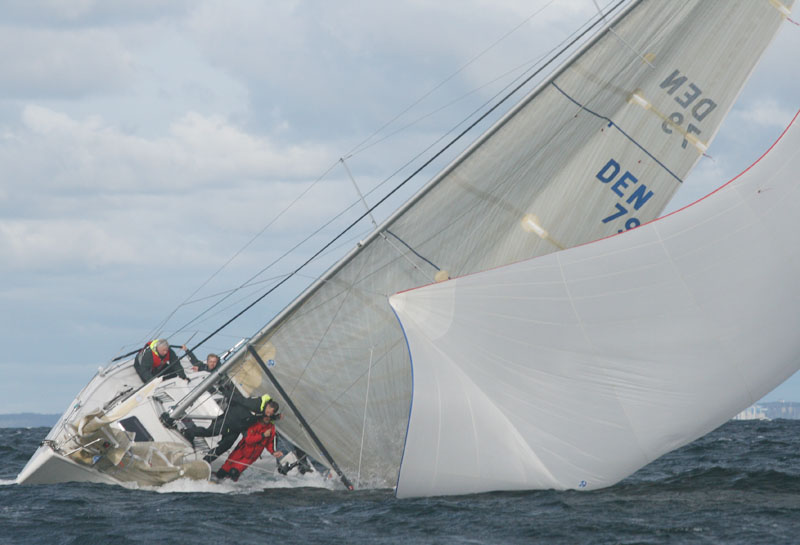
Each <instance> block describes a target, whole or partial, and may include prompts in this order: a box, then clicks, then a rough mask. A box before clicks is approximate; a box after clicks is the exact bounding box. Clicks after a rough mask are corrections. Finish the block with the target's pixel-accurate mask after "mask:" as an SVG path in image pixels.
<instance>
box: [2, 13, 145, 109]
mask: <svg viewBox="0 0 800 545" xmlns="http://www.w3.org/2000/svg"><path fill="white" fill-rule="evenodd" d="M0 73H2V74H3V86H2V87H0V98H6V99H8V98H26V99H30V98H34V97H36V98H42V97H45V98H76V97H80V96H86V95H98V94H102V93H108V92H112V91H113V92H119V91H121V90H122V89H124V88H125V86H126V85H128V84H130V83H131V81H132V80H133V78H134V62H133V58H132V56H131V54H130V53H129V52H128V51H127V49H126V48H125V46H124V45H123V44H122V43H121V42H120V40H119V39H118V38H117V37H115V36H114V35H113V34H110V33H107V32H102V31H95V30H85V31H82V32H76V31H68V32H55V31H52V30H47V29H44V30H41V29H19V28H14V27H9V26H3V27H0Z"/></svg>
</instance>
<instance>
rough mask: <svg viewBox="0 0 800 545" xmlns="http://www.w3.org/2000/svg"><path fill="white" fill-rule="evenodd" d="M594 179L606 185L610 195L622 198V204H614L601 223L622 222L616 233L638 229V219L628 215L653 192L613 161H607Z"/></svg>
mask: <svg viewBox="0 0 800 545" xmlns="http://www.w3.org/2000/svg"><path fill="white" fill-rule="evenodd" d="M596 177H597V179H598V180H600V182H602V183H603V184H606V185H607V187H608V188H609V190H611V192H612V193H614V194H615V195H617V196H618V197H621V198H622V202H617V203H615V205H614V206H615V208H614V210H612V211H610V212H609V214H608V215H607V216H606V217H604V218H603V220H602V222H603V223H610V222H612V221H615V220H619V221H621V222H623V223H622V225H624V228H622V229H619V230H618V231H617V232H618V233H621V232H622V231H627V230H628V229H633V228H634V227H639V225H640V224H641V222H640V221H639V218H636V217H634V216H632V215H630V214H631V213H633V212H635V211H637V210H639V209H640V208H641V207H642V206H644V204H645V203H646V202H647V201H649V200H650V199H651V198H652V197H653V192H652V191H651V190H649V189H648V188H647V186H646V185H645V184H640V183H639V179H638V178H637V177H636V176H634V175H633V174H631V172H630V171H629V170H626V171H624V172H622V167H621V166H620V164H619V162H617V161H615V160H614V159H609V160H608V162H607V163H606V164H605V166H604V167H603V168H601V169H600V170H599V171H598V173H597V175H596Z"/></svg>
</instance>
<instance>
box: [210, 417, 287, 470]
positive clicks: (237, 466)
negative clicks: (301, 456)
mask: <svg viewBox="0 0 800 545" xmlns="http://www.w3.org/2000/svg"><path fill="white" fill-rule="evenodd" d="M277 413H278V403H277V402H275V401H268V402H267V404H266V406H265V407H264V415H263V416H262V417H261V418H259V419H258V421H257V422H256V423H255V424H253V425H252V426H250V427H249V428H247V432H246V433H245V435H244V437H242V439H241V440H240V441H239V444H238V445H236V448H235V449H233V452H231V454H230V456H228V459H227V460H225V463H224V464H223V465H222V467H221V468H220V469H219V471H217V478H218V479H224V478H226V477H230V478H231V479H232V480H234V481H238V480H239V476H240V475H241V474H242V472H243V471H244V470H245V469H247V468H248V467H249V466H250V465H251V464H253V462H255V461H256V460H258V458H259V457H260V456H261V453H262V452H264V448H266V449H267V450H268V451H269V452H270V453H271V454H272V455H273V456H275V457H276V458H280V457H281V456H283V452H281V451H276V450H275V425H274V424H273V423H272V419H273V417H274V415H276V414H277Z"/></svg>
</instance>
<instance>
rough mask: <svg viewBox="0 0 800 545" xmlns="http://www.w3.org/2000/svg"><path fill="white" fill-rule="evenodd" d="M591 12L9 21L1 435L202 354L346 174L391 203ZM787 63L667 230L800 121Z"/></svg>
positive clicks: (573, 1)
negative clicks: (114, 371)
mask: <svg viewBox="0 0 800 545" xmlns="http://www.w3.org/2000/svg"><path fill="white" fill-rule="evenodd" d="M600 3H601V4H605V3H606V1H605V0H604V1H602V2H600ZM594 12H595V7H594V3H593V1H592V0H562V1H549V0H534V1H530V0H525V1H523V0H492V1H491V2H489V1H488V0H443V1H439V2H436V3H433V2H421V1H419V0H414V1H407V2H394V1H393V2H390V1H388V0H387V1H383V0H381V1H376V2H360V1H354V0H337V2H328V1H324V0H317V1H314V0H307V1H302V0H295V1H286V2H261V1H257V0H226V1H224V2H223V1H218V0H191V1H190V0H185V1H180V0H174V1H171V2H161V1H155V0H138V1H133V0H131V1H123V0H120V1H114V0H108V1H102V0H63V1H62V0H16V1H15V0H5V1H3V2H2V4H0V14H1V15H2V16H0V52H2V54H0V74H2V84H0V280H2V282H0V304H2V318H0V320H2V322H0V325H1V326H2V327H0V339H1V340H2V344H3V346H4V348H3V350H2V352H0V353H1V354H2V355H0V372H2V375H3V377H4V380H3V381H2V383H0V413H8V412H22V411H32V412H57V413H60V412H62V411H63V410H64V409H65V408H66V406H67V405H68V404H69V402H70V401H71V400H72V398H73V396H74V395H75V394H76V393H77V392H78V391H79V390H80V388H81V387H82V386H83V385H84V384H85V383H86V382H87V381H88V380H89V379H90V378H91V376H92V375H93V373H94V372H95V371H96V369H97V367H98V366H99V365H103V364H106V363H107V362H108V361H109V360H110V359H111V358H113V357H115V356H117V355H119V354H122V353H125V352H127V351H129V350H132V349H133V348H135V347H137V346H141V344H142V343H143V342H144V341H145V340H146V339H147V338H148V336H149V335H151V334H152V333H153V332H154V331H156V330H162V331H166V332H171V331H175V330H178V329H180V330H181V332H180V333H179V334H176V335H175V336H173V337H172V338H171V340H172V342H173V343H177V344H180V343H183V342H188V343H189V344H190V345H191V344H194V343H195V342H197V341H198V340H199V339H200V338H202V337H204V336H205V334H207V333H209V332H210V331H212V330H213V329H214V328H215V327H216V326H217V325H219V324H220V323H221V322H223V321H225V320H226V319H227V318H228V317H229V316H231V315H232V314H233V313H234V312H236V310H238V309H239V308H241V307H242V306H243V305H245V304H247V303H249V302H250V301H252V300H253V299H254V298H255V297H256V296H257V295H258V294H260V293H263V291H264V290H265V289H267V288H268V287H269V286H270V285H273V284H274V283H275V282H276V281H277V280H279V279H280V278H282V276H281V275H283V274H285V273H286V272H287V271H289V270H291V269H292V268H293V267H294V266H296V265H297V264H298V263H300V262H301V261H302V260H303V259H304V258H305V257H306V256H308V255H310V253H311V252H312V249H315V248H317V247H319V246H320V244H321V242H322V241H323V240H324V239H325V238H326V237H327V236H328V235H329V234H330V233H331V232H334V231H337V230H338V229H339V228H341V226H342V225H344V224H346V223H347V221H348V218H351V217H352V213H353V212H354V211H357V208H350V210H349V213H345V215H344V216H342V217H340V218H339V219H337V220H335V221H334V222H333V223H332V224H331V225H330V226H328V227H327V228H325V229H323V231H322V232H321V233H319V234H317V235H312V236H311V238H310V239H309V240H308V241H307V242H306V243H304V244H302V245H301V246H300V247H299V248H298V249H297V250H296V251H294V252H292V253H291V256H290V257H288V258H286V259H283V260H281V261H280V262H278V263H277V265H274V266H271V267H268V265H270V264H271V263H272V262H273V261H275V260H277V259H278V258H280V257H281V256H282V255H283V254H284V253H287V252H289V251H290V250H291V249H292V248H293V247H294V246H295V245H296V244H299V243H301V242H302V241H303V240H305V239H306V238H307V237H308V236H309V235H311V234H312V233H313V232H314V231H315V230H316V229H318V228H319V227H320V226H322V225H323V224H325V222H326V221H327V220H328V219H330V218H331V217H333V216H334V215H336V214H338V213H339V212H340V211H342V210H343V209H346V208H347V207H349V206H351V205H353V204H354V203H355V202H356V200H357V195H356V194H355V190H354V188H353V186H352V184H351V182H350V181H349V178H348V177H347V173H346V171H345V169H344V168H343V166H342V164H341V163H339V159H340V158H341V157H345V158H346V162H347V166H348V167H349V168H350V169H351V171H352V172H353V174H354V176H355V178H356V179H357V180H358V183H359V186H360V187H361V189H362V191H364V192H365V193H369V192H370V191H371V190H373V189H376V188H378V190H379V189H380V187H385V186H380V184H381V183H382V182H383V181H384V180H386V179H389V178H390V175H392V174H393V173H398V174H396V175H395V177H394V178H391V180H390V181H399V178H398V177H397V176H400V175H402V174H403V173H405V172H407V171H408V168H409V167H407V166H405V165H406V161H407V160H409V159H410V158H412V157H414V156H415V155H416V154H418V153H421V152H423V151H424V150H425V148H426V147H427V146H429V145H431V144H433V143H434V142H435V141H436V140H437V138H439V137H441V135H442V134H444V133H445V132H446V131H448V130H450V129H451V128H452V127H453V126H455V124H456V123H457V122H458V121H460V120H461V119H463V118H464V117H465V116H466V115H467V114H468V113H469V112H471V111H472V110H473V109H474V108H475V107H476V106H478V105H479V104H480V103H482V102H483V101H485V100H487V98H489V97H490V96H491V95H492V94H493V93H495V92H497V91H498V90H499V89H500V87H501V86H503V85H505V84H507V83H508V82H509V81H510V78H512V77H514V76H515V75H518V74H519V70H518V68H519V67H520V66H526V63H530V61H531V60H532V59H536V58H538V57H540V56H541V55H543V54H545V53H546V52H547V51H548V50H549V48H550V47H552V45H553V43H554V42H558V41H560V40H562V39H563V38H564V37H565V36H566V35H567V34H568V33H569V32H571V31H572V30H573V29H574V28H575V27H576V26H578V24H580V23H582V22H583V21H584V20H586V19H587V18H589V17H590V16H591V15H592V14H593V13H594ZM532 15H534V17H532V18H531V16H532ZM514 29H516V30H514ZM512 30H514V32H511V33H510V34H508V33H509V32H510V31H512ZM506 34H508V36H507V37H506V38H505V39H503V40H501V41H499V43H496V42H498V40H499V39H500V38H501V37H503V36H504V35H506ZM493 44H494V45H493ZM490 46H492V47H491V48H490ZM487 48H489V49H488V50H487ZM797 51H800V27H798V26H795V25H793V24H790V23H786V24H785V25H784V28H783V29H782V30H781V32H780V34H779V35H778V37H777V39H776V41H775V42H774V43H773V45H772V46H771V48H770V49H769V50H768V52H767V54H766V56H765V58H764V59H763V61H762V63H761V64H760V65H759V67H758V68H757V70H756V72H755V73H754V75H753V78H752V80H751V82H750V83H749V84H748V86H747V87H746V89H745V91H744V92H743V94H742V96H741V99H740V100H739V102H738V104H737V105H736V107H735V108H734V110H733V111H732V112H731V114H730V116H729V118H728V120H727V121H726V123H725V125H724V126H723V128H722V130H721V131H720V133H719V135H718V137H717V139H716V141H715V142H714V144H713V145H712V147H711V148H710V149H709V154H710V155H711V158H709V159H704V160H703V161H702V162H701V163H700V164H699V165H698V167H697V168H696V170H695V172H694V173H693V174H692V176H691V177H690V178H689V179H688V180H687V183H686V184H684V188H683V189H682V190H681V193H679V195H678V196H677V198H676V200H675V202H674V203H673V205H672V206H671V208H675V207H677V206H679V205H682V204H686V203H688V202H691V201H693V200H694V199H696V198H698V197H700V196H702V195H703V194H705V193H706V192H708V191H710V190H711V189H713V188H715V187H716V186H718V185H720V184H721V183H722V182H724V181H726V180H727V179H729V178H730V177H732V176H733V175H735V174H737V173H738V172H739V171H741V170H742V169H743V168H744V167H746V166H747V165H748V164H749V163H750V162H752V161H753V160H754V159H756V158H757V157H758V156H759V155H760V153H761V152H762V151H763V150H765V149H766V148H767V147H768V146H769V144H770V143H771V142H772V141H773V140H774V139H775V137H777V135H778V134H779V133H780V131H781V130H782V129H783V127H785V125H786V124H787V123H788V121H789V120H790V119H791V117H792V116H793V114H794V112H795V111H796V109H797V108H798V107H800V101H798V98H797V97H800V66H798V64H797V61H796V58H795V56H796V52H797ZM408 107H411V109H410V110H408V111H406V109H407V108H408ZM397 116H399V117H397ZM395 118H397V119H395ZM390 121H391V122H392V123H391V124H390V125H389V126H388V127H386V128H383V129H382V130H381V131H380V132H378V133H377V134H375V131H376V130H378V129H381V128H382V127H384V125H385V124H386V123H387V122H390ZM399 129H403V130H402V131H400V132H397V131H398V130H399ZM395 133H396V134H395ZM421 182H424V179H422V180H420V183H421ZM379 186H380V187H379ZM411 189H413V188H409V190H411ZM370 196H371V195H369V194H368V198H369V197H370ZM301 197H302V198H301ZM284 210H286V212H285V213H284V212H283V211H284ZM348 214H349V215H348ZM365 229H366V227H365ZM363 234H364V230H362V231H358V232H354V233H353V235H352V236H351V237H349V238H346V239H344V240H343V241H342V244H341V245H339V246H337V247H336V248H334V249H332V251H331V252H330V253H328V254H326V256H325V259H324V260H322V261H320V262H319V263H317V264H316V266H315V268H312V269H311V270H310V271H309V274H310V275H312V276H313V273H314V272H315V271H319V270H321V269H322V268H323V267H324V266H325V264H326V263H329V262H330V260H331V259H333V258H334V257H335V256H336V255H337V252H338V253H341V252H343V251H344V250H346V249H348V248H349V247H350V246H352V245H353V244H354V243H355V241H356V240H357V239H358V237H359V236H363ZM226 264H227V265H226ZM223 265H226V266H225V267H224V268H222V267H223ZM221 268H222V269H221ZM220 269H221V271H220ZM218 271H219V272H218ZM308 281H309V277H308V276H306V277H303V278H301V279H299V280H298V281H296V282H295V283H293V284H290V285H288V286H286V289H284V291H283V292H280V293H278V294H276V296H275V297H272V298H267V299H266V300H264V302H262V303H260V304H259V306H257V307H256V308H255V309H254V311H255V312H254V313H253V314H254V316H252V317H248V318H247V319H244V320H242V321H240V322H235V323H234V324H232V325H231V326H230V327H228V328H226V329H225V330H224V331H223V333H222V334H221V335H219V336H217V337H215V338H214V339H213V340H212V341H211V342H209V343H208V344H207V345H205V346H204V347H203V348H202V349H201V350H200V352H201V355H202V354H204V353H205V352H206V351H208V350H216V351H222V350H224V349H225V348H226V347H227V346H230V345H231V344H233V343H235V342H236V341H237V340H238V339H240V338H242V337H245V336H249V335H250V334H252V333H253V332H254V331H255V329H257V328H258V327H259V326H261V325H263V323H265V322H266V321H267V319H268V318H269V317H270V316H271V315H272V314H274V312H275V311H276V310H278V309H279V308H281V307H282V306H283V305H284V304H285V303H286V301H287V300H288V299H289V297H290V293H291V292H292V291H293V290H297V289H299V288H300V285H301V284H304V283H306V282H308ZM242 284H246V285H247V287H245V288H244V289H242V290H240V291H238V292H236V293H234V294H232V295H229V296H227V297H226V298H225V299H224V300H222V301H221V302H218V303H217V305H216V306H215V307H213V308H211V309H209V310H207V311H206V313H205V314H203V315H202V316H201V317H200V318H199V319H196V320H193V318H194V317H196V316H197V315H198V314H199V313H200V312H202V311H204V310H206V309H207V307H208V306H209V305H210V304H212V303H214V302H215V301H220V299H219V297H220V296H219V294H225V293H226V290H230V289H231V288H234V287H237V286H240V285H242ZM215 297H216V298H215ZM167 318H169V319H167ZM165 320H166V323H165V325H162V324H164V321H165ZM779 398H785V399H794V400H800V378H799V377H797V376H795V377H794V378H793V379H791V380H790V381H789V382H788V383H786V384H785V385H783V386H782V387H780V388H779V389H778V390H776V391H775V392H773V393H772V394H770V395H769V396H768V397H767V399H779Z"/></svg>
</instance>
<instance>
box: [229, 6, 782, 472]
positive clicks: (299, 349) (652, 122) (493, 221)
mask: <svg viewBox="0 0 800 545" xmlns="http://www.w3.org/2000/svg"><path fill="white" fill-rule="evenodd" d="M791 4H792V0H785V1H780V0H759V1H750V0H736V1H734V0H731V1H725V2H708V1H700V0H682V1H671V2H660V1H646V0H641V1H635V2H632V3H630V4H628V5H625V6H624V7H622V8H621V9H620V11H619V12H618V13H617V14H615V15H614V17H613V19H612V18H609V23H608V25H607V26H606V27H605V28H604V29H603V30H602V31H600V32H598V33H597V34H596V35H594V36H593V37H592V38H591V39H590V40H588V41H587V42H586V43H585V44H584V45H583V46H582V47H581V49H580V50H578V51H577V52H575V53H574V54H573V55H572V56H571V57H570V58H569V59H567V60H566V61H565V62H564V64H563V65H562V66H561V67H560V68H559V69H557V70H556V71H554V73H553V74H551V75H550V76H549V77H548V78H547V79H546V80H545V81H544V82H543V83H541V84H539V85H538V86H537V87H536V88H535V89H533V90H531V91H530V92H529V93H528V94H527V95H526V96H525V97H524V98H523V99H522V100H521V101H520V102H519V104H518V105H517V106H516V107H514V108H513V109H512V110H511V111H509V113H508V114H506V115H505V116H504V117H503V118H502V119H501V120H500V121H498V122H497V123H496V124H495V125H494V126H493V127H492V128H491V129H490V130H489V131H488V132H487V133H485V134H484V135H483V136H481V137H480V138H479V139H478V140H477V141H476V142H475V143H474V144H473V145H471V146H470V147H469V148H468V149H467V150H466V151H465V152H464V153H463V154H462V155H461V156H459V157H458V158H457V159H456V160H455V161H454V162H453V163H452V164H450V165H449V166H448V167H447V168H446V169H445V170H444V171H443V172H441V173H440V174H439V175H437V176H436V177H435V178H434V179H433V180H431V182H429V183H428V184H427V185H426V186H425V187H424V188H423V189H422V190H420V192H419V193H418V194H416V195H415V196H414V197H413V198H412V199H411V200H410V201H409V202H408V203H407V204H406V205H405V206H403V207H402V208H401V209H400V210H398V211H397V212H396V213H395V214H393V215H392V216H391V217H390V218H389V219H388V220H386V221H385V222H384V223H383V224H381V225H380V226H379V227H378V228H377V229H376V230H375V231H374V233H372V234H371V235H370V236H369V237H367V238H366V239H365V240H364V241H362V242H361V243H359V244H358V246H357V247H356V248H354V249H353V250H352V251H351V252H350V253H349V254H348V255H347V256H345V257H344V258H343V259H342V260H341V261H340V262H339V263H337V264H336V265H335V266H333V267H332V268H331V269H330V270H329V271H328V272H327V273H325V274H324V275H323V276H322V277H321V278H320V279H319V280H318V281H316V282H315V283H314V284H312V285H311V286H310V287H309V289H308V290H306V291H305V292H304V293H303V294H302V295H301V296H300V297H299V298H298V299H297V300H296V301H295V302H294V303H292V304H290V305H289V306H288V307H287V308H286V309H285V310H284V311H283V312H281V313H280V314H279V315H278V316H276V317H275V318H274V319H273V320H272V321H271V322H269V323H268V324H267V325H266V326H265V327H264V328H263V329H262V330H261V331H260V332H258V333H257V334H256V335H255V336H253V338H252V339H251V340H250V341H249V343H248V345H249V346H252V348H253V349H255V351H257V353H258V354H260V359H262V361H263V362H265V363H266V365H269V366H270V371H271V373H272V374H273V375H274V376H275V377H276V378H277V380H278V381H279V382H280V383H281V385H282V386H283V388H284V389H285V390H286V392H287V393H288V395H289V396H290V397H291V399H292V400H293V402H294V404H295V405H296V406H297V407H298V409H299V410H300V411H302V413H303V415H304V417H305V420H306V421H307V422H308V423H309V425H310V426H311V427H313V430H314V432H315V435H316V436H318V437H319V439H320V440H321V441H322V443H324V445H325V447H326V449H327V451H328V452H329V453H330V456H332V458H333V459H334V460H335V462H336V463H338V465H339V466H340V467H341V468H342V470H343V471H344V473H345V474H347V475H348V477H349V478H350V480H351V481H353V482H354V484H355V485H356V486H361V487H364V486H377V487H386V486H393V485H394V484H395V483H396V479H397V475H398V471H399V468H400V463H401V457H402V455H403V445H404V439H405V436H406V430H407V427H408V422H409V411H410V403H411V397H412V366H411V362H410V356H409V352H408V348H407V345H406V341H405V338H404V335H403V332H402V330H401V328H400V326H399V325H398V323H397V320H396V318H395V316H394V313H393V312H392V309H391V308H390V306H389V304H388V297H389V296H390V295H392V294H393V293H395V292H398V291H400V290H404V289H409V288H413V287H417V286H420V285H425V284H429V283H432V282H434V281H438V280H442V279H446V278H449V277H453V276H461V275H465V274H469V273H473V272H476V271H481V270H486V269H490V268H493V267H498V266H501V265H506V264H509V263H513V262H516V261H520V260H523V259H528V258H531V257H535V256H540V255H545V254H549V253H551V252H554V251H558V250H561V249H563V248H570V247H573V246H576V245H579V244H583V243H586V242H590V241H593V240H597V239H600V238H603V237H606V236H608V235H612V234H616V233H619V232H622V231H626V230H628V229H632V228H634V227H637V226H639V225H642V224H645V223H647V222H648V221H650V220H652V219H654V218H656V217H657V216H658V215H659V214H660V213H661V212H662V211H663V209H664V207H665V205H666V204H667V202H668V201H669V200H670V198H671V197H672V195H673V194H674V193H675V191H676V190H677V189H678V188H679V187H680V185H681V183H682V180H683V179H684V177H685V176H686V174H687V173H688V172H689V170H690V169H691V168H692V167H693V166H694V165H695V164H696V163H697V161H698V160H699V158H700V157H702V155H703V153H704V152H705V150H706V148H707V147H708V146H709V144H710V142H711V140H712V139H713V137H714V135H715V134H716V132H717V130H718V129H719V126H720V124H721V123H722V121H723V119H724V117H725V115H726V113H727V112H728V111H729V110H730V108H731V107H732V105H733V103H734V101H735V99H736V97H737V95H738V93H739V92H740V90H741V88H742V86H743V85H744V83H745V82H746V80H747V78H748V76H749V74H750V73H751V71H752V69H753V67H754V66H755V64H756V62H757V61H758V59H759V57H760V56H761V54H762V53H763V51H764V50H765V48H766V47H767V45H768V44H769V43H770V41H771V40H772V38H773V37H774V35H775V33H776V31H777V30H778V28H779V27H780V25H781V23H782V22H783V21H784V20H785V18H786V17H787V16H788V14H789V9H790V7H791ZM609 17H610V16H609ZM225 371H227V372H228V373H229V374H231V375H232V376H234V378H235V379H236V380H237V381H238V382H239V383H240V384H241V385H242V386H243V387H244V389H245V390H247V391H249V392H251V393H254V394H261V393H266V392H269V393H271V394H274V393H275V389H274V388H273V387H272V385H271V384H270V383H269V381H268V380H267V378H266V374H265V373H264V372H263V370H262V369H261V367H260V365H259V364H258V362H257V361H256V360H255V359H254V357H253V356H252V353H251V351H250V349H249V348H244V347H243V348H242V349H240V350H239V351H238V352H237V353H236V354H235V355H234V356H233V357H232V358H231V359H230V360H229V361H228V362H226V364H225ZM415 384H416V377H415ZM415 388H416V386H415ZM417 396H418V393H416V391H415V396H414V397H415V399H416V398H417ZM277 397H278V398H279V401H282V400H281V399H280V397H281V396H277ZM279 428H280V430H281V432H282V433H285V434H286V435H287V436H288V437H289V438H291V440H292V441H293V442H295V443H296V444H298V445H299V446H300V447H302V448H303V449H304V450H305V451H306V452H308V453H310V454H311V455H312V456H314V457H315V458H316V459H318V460H319V461H323V462H324V461H325V456H323V454H322V453H321V452H320V449H318V448H317V446H316V442H315V441H313V440H312V439H311V437H310V436H309V434H308V433H307V431H306V429H305V428H304V427H303V426H301V425H300V423H299V421H298V420H297V419H293V418H286V419H284V421H283V422H281V424H280V426H279Z"/></svg>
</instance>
